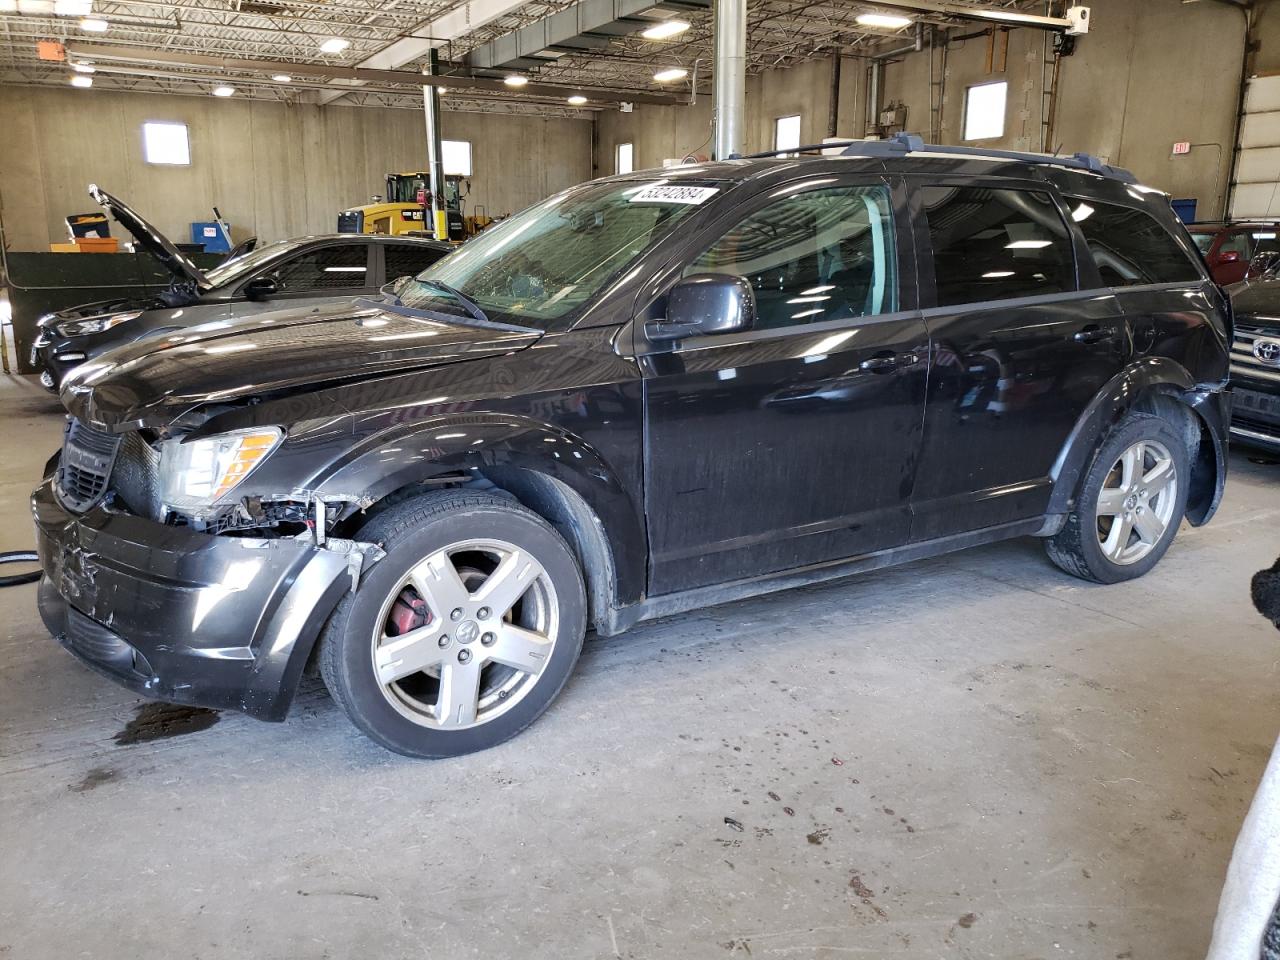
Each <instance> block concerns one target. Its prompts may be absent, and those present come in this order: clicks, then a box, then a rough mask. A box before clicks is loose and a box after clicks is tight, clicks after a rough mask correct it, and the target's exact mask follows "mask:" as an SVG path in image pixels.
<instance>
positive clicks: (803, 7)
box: [0, 0, 1062, 115]
mask: <svg viewBox="0 0 1280 960" xmlns="http://www.w3.org/2000/svg"><path fill="white" fill-rule="evenodd" d="M645 4H649V5H648V6H646V5H645ZM919 6H920V7H922V8H925V9H922V10H919V11H915V12H908V11H904V10H902V9H901V7H902V2H901V0H885V2H883V3H880V4H876V3H871V2H865V3H864V2H845V0H825V2H804V0H749V4H748V42H747V50H748V65H747V69H748V72H749V73H759V72H760V71H763V70H767V69H770V68H777V67H787V66H792V65H795V64H798V63H802V62H804V61H806V60H812V59H815V58H819V57H830V56H831V55H832V53H833V52H835V51H837V50H839V51H842V52H844V53H847V54H864V55H869V54H874V53H876V52H879V51H883V50H888V49H896V48H900V47H902V46H903V45H904V43H907V42H909V41H910V40H911V38H912V36H913V30H914V27H903V28H899V29H896V30H895V29H888V28H884V27H867V26H863V25H860V24H859V23H858V22H857V20H856V17H857V16H858V15H859V14H865V13H868V12H877V13H895V14H907V15H910V16H912V17H914V19H915V20H916V21H922V22H925V23H930V24H938V25H943V26H948V25H957V24H963V23H966V22H970V26H972V23H971V17H972V13H971V12H987V13H988V14H990V13H993V12H994V13H996V14H997V15H999V14H1000V13H1001V12H1013V11H1023V12H1025V13H1028V14H1040V15H1043V14H1045V13H1046V8H1047V6H1048V5H1047V4H1046V3H1045V2H1044V0H1005V2H1000V3H993V2H991V0H985V2H980V0H947V2H934V3H921V4H919ZM1054 6H1055V7H1058V8H1059V9H1060V8H1061V6H1062V4H1061V3H1057V4H1054ZM86 11H87V13H86ZM557 15H558V17H557ZM86 16H87V17H88V18H90V20H97V21H98V23H97V24H94V23H92V22H86V19H85V18H86ZM567 18H572V20H573V23H574V24H575V26H574V29H570V30H566V29H564V28H563V24H564V23H565V21H566V19H567ZM711 20H712V18H711V12H710V0H659V2H657V3H651V0H643V2H637V0H532V2H521V0H466V2H458V0H332V2H331V0H180V2H178V3H159V2H150V0H122V2H104V0H95V2H92V3H91V2H89V0H45V2H38V0H0V83H18V84H40V85H66V84H67V83H69V82H70V81H71V78H72V76H73V70H72V66H73V65H74V64H76V63H79V64H81V69H87V68H88V67H92V68H93V71H94V72H93V73H92V74H88V73H84V74H81V76H82V77H85V76H91V77H92V84H93V86H94V87H95V88H99V89H115V90H135V91H145V92H153V93H154V92H160V93H173V94H186V95H191V94H209V93H212V91H213V89H214V88H215V87H219V86H225V87H230V88H233V89H234V93H233V94H232V96H240V97H252V98H260V99H273V100H286V101H292V102H301V103H326V102H333V101H340V102H345V103H351V104H356V105H376V106H403V107H415V108H416V107H420V106H421V95H420V93H419V91H418V89H417V88H416V87H414V86H412V85H410V84H409V83H408V82H406V79H405V78H406V76H407V73H406V71H407V72H410V73H417V72H419V71H421V70H422V67H423V64H424V63H425V62H426V61H427V58H428V57H429V56H430V52H431V51H432V50H433V49H434V50H435V51H436V55H437V56H438V58H439V60H440V61H441V62H442V67H441V68H440V69H441V72H442V73H443V74H448V75H451V76H454V77H457V78H458V79H457V81H456V83H455V84H453V85H451V86H450V88H449V89H448V92H447V95H446V97H445V106H446V109H454V110H478V111H485V112H528V111H531V110H532V111H534V112H537V113H541V114H562V115H587V114H586V112H585V111H589V110H591V109H601V108H605V107H609V108H616V106H617V101H618V100H620V99H624V98H626V97H635V98H636V99H637V100H641V101H643V100H646V99H649V100H652V101H667V102H680V101H687V100H688V99H689V97H690V96H691V94H692V92H693V90H694V89H695V88H696V89H697V91H698V92H699V95H701V94H703V93H706V92H708V91H709V89H710V86H709V80H710V75H711V58H712V23H711ZM664 21H679V22H680V23H687V24H688V28H687V29H684V30H683V32H681V33H679V34H676V35H674V36H671V37H669V38H666V39H661V40H649V39H645V38H644V37H643V36H641V31H642V30H644V29H645V28H646V27H651V26H653V25H654V24H657V23H661V22H664ZM987 22H988V23H990V22H991V21H990V20H988V21H987ZM104 23H105V25H106V27H107V29H106V30H105V31H104V30H101V29H99V30H90V29H86V27H93V26H98V27H99V28H100V27H101V26H102V25H103V24H104ZM570 34H572V36H570ZM544 35H545V38H546V39H547V41H548V42H549V43H551V42H553V41H554V45H551V46H548V47H546V48H544V49H542V50H537V51H531V50H530V43H531V42H534V41H530V39H529V38H530V37H533V38H535V41H536V38H538V37H540V36H544ZM333 40H337V41H346V46H345V47H344V48H343V49H341V50H340V51H338V52H324V51H322V49H321V47H322V44H324V43H325V42H326V41H333ZM41 41H56V42H60V43H61V44H62V45H63V47H62V49H63V50H65V51H66V57H67V59H66V61H63V62H59V61H56V60H48V59H41V52H40V50H41ZM535 45H536V43H535ZM515 46H518V47H519V52H520V54H521V55H520V56H519V57H518V58H517V59H512V58H511V56H510V52H511V50H512V49H513V48H514V47H515ZM50 50H51V48H50V46H49V45H48V44H45V45H44V51H45V56H48V55H49V53H50ZM52 51H53V52H54V53H55V54H56V52H57V48H56V47H53V48H52ZM251 61H252V63H251ZM262 61H270V63H267V64H263V63H262ZM277 67H278V71H277V69H276V68H277ZM351 68H357V69H355V70H352V69H351ZM664 68H680V69H684V70H686V71H688V75H687V76H685V77H682V78H680V79H678V80H675V81H671V82H667V83H659V82H658V81H656V80H655V79H654V73H655V72H657V71H659V70H662V69H664ZM343 70H345V71H346V73H347V76H340V75H338V74H339V73H340V72H341V71H343ZM364 70H374V71H382V72H381V73H377V74H374V73H369V74H365V73H363V72H362V71H364ZM326 71H329V72H326ZM513 73H517V74H519V75H520V76H524V77H527V78H528V79H529V81H530V82H529V85H528V89H527V90H526V89H516V88H508V87H505V86H504V85H503V84H502V80H503V78H504V77H507V76H510V75H511V74H513ZM464 76H465V77H474V78H479V79H480V81H481V82H482V83H483V81H484V80H485V79H486V78H487V80H488V86H489V89H473V88H469V87H468V85H467V82H466V80H464V79H463V77H464ZM276 77H288V79H287V80H282V79H276ZM358 77H360V78H358ZM364 77H367V79H364ZM80 82H81V83H84V82H85V81H84V80H83V79H81V81H80ZM495 87H496V89H494V88H495ZM574 94H579V95H580V96H584V97H586V98H587V102H586V103H585V104H575V105H570V104H569V103H568V102H567V98H568V96H570V95H574Z"/></svg>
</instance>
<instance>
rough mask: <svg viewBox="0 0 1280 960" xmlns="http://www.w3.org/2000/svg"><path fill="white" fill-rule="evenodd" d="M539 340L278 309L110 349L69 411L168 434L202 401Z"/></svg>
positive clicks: (461, 324) (422, 365) (66, 393)
mask: <svg viewBox="0 0 1280 960" xmlns="http://www.w3.org/2000/svg"><path fill="white" fill-rule="evenodd" d="M541 336H542V331H540V330H533V329H528V328H524V327H512V326H509V325H506V324H496V323H495V324H485V323H480V322H479V321H475V320H472V319H470V318H467V317H459V318H457V320H456V322H455V321H454V320H453V319H452V318H450V317H445V316H441V315H433V316H432V317H431V318H426V317H424V316H422V315H421V314H413V313H411V312H407V311H404V310H402V309H397V308H393V307H390V306H388V305H386V304H382V303H381V302H379V301H370V300H357V301H355V302H351V301H347V302H345V303H341V304H338V305H334V306H328V307H314V308H311V309H297V308H295V309H291V310H290V309H286V310H276V311H270V312H267V313H259V314H254V315H252V316H249V317H244V318H241V319H239V320H230V321H216V322H214V323H206V324H202V325H201V326H197V327H190V328H188V329H186V330H182V331H180V332H178V333H175V334H171V335H168V336H161V337H156V338H153V339H143V340H137V341H134V342H133V343H129V344H126V345H124V346H121V347H119V348H117V349H115V350H110V351H108V352H107V353H104V354H102V355H101V356H100V357H97V358H95V359H92V360H90V361H88V362H87V363H84V364H82V365H81V366H79V367H77V368H76V369H75V371H74V372H73V373H72V374H71V375H70V376H68V377H67V379H66V380H65V381H64V383H63V386H62V403H63V405H64V406H65V407H66V408H67V409H68V410H69V411H70V412H71V413H72V415H74V416H76V417H78V418H80V419H81V420H86V421H89V422H91V423H96V424H100V425H102V426H104V427H107V428H115V429H124V428H125V427H128V426H137V427H143V426H149V427H163V426H166V425H167V424H169V423H170V422H172V421H173V419H174V418H176V417H178V416H180V415H182V414H183V413H185V412H187V411H188V410H191V409H192V408H194V407H196V406H198V405H200V404H202V403H225V402H232V401H235V400H237V399H242V398H246V397H253V396H262V395H272V396H279V395H281V394H285V393H289V392H293V391H298V392H300V391H303V390H313V389H318V388H320V387H323V386H327V385H336V384H339V383H343V382H351V381H356V380H364V379H369V378H372V377H377V376H383V375H387V374H393V373H402V372H407V371H412V370H421V369H426V368H428V367H434V366H439V365H441V364H445V363H450V362H454V361H457V360H470V359H475V358H479V357H485V356H497V355H500V354H504V353H511V352H513V351H515V350H521V349H524V348H525V347H528V346H531V345H532V344H534V343H535V342H537V340H538V339H539V338H540V337H541Z"/></svg>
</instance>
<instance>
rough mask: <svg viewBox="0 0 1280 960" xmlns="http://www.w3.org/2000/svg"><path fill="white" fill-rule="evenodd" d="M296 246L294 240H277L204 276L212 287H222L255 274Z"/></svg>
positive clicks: (221, 265) (235, 258)
mask: <svg viewBox="0 0 1280 960" xmlns="http://www.w3.org/2000/svg"><path fill="white" fill-rule="evenodd" d="M295 246H296V244H295V243H294V241H292V240H277V241H276V242H275V243H269V244H267V245H266V246H265V247H257V248H255V249H253V250H250V251H249V252H248V253H242V254H240V256H238V257H232V258H231V259H230V260H223V261H222V263H220V264H218V265H217V266H216V267H214V268H213V269H212V270H206V271H205V273H204V275H205V276H206V277H208V278H209V283H210V284H211V285H213V286H215V287H220V286H222V285H224V284H227V283H231V282H233V281H235V280H237V279H239V278H240V277H243V276H244V275H245V274H248V273H251V272H253V271H254V270H256V269H257V268H258V267H260V266H261V265H262V264H264V263H266V262H267V261H268V260H270V259H272V258H273V257H278V256H280V255H281V254H282V253H285V252H286V251H288V250H291V249H293V247H295Z"/></svg>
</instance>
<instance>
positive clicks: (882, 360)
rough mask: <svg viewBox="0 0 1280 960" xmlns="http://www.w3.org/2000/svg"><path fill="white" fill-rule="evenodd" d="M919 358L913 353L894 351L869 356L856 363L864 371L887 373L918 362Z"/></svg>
mask: <svg viewBox="0 0 1280 960" xmlns="http://www.w3.org/2000/svg"><path fill="white" fill-rule="evenodd" d="M919 362H920V358H919V357H918V356H916V355H915V354H914V353H895V354H891V355H884V356H878V357H869V358H868V359H866V360H863V361H862V362H861V363H860V364H858V369H859V370H862V371H863V372H865V373H889V372H890V371H893V370H897V369H898V367H909V366H911V365H912V364H913V363H919Z"/></svg>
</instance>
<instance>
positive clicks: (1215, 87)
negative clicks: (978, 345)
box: [884, 0, 1245, 216]
mask: <svg viewBox="0 0 1280 960" xmlns="http://www.w3.org/2000/svg"><path fill="white" fill-rule="evenodd" d="M1090 6H1091V8H1092V13H1093V16H1092V20H1093V28H1092V32H1091V33H1090V34H1089V35H1088V36H1084V37H1080V38H1078V43H1077V45H1076V52H1075V54H1074V55H1073V56H1070V57H1066V58H1064V59H1063V60H1062V66H1061V72H1060V75H1059V80H1058V98H1059V99H1058V108H1057V122H1056V125H1055V127H1054V130H1053V141H1054V142H1053V143H1044V142H1043V141H1042V137H1043V136H1044V132H1043V131H1044V129H1045V128H1044V127H1043V126H1042V120H1044V119H1045V116H1046V112H1047V109H1048V100H1047V98H1045V97H1043V96H1042V91H1043V89H1044V87H1043V81H1042V68H1043V67H1044V63H1045V49H1044V42H1045V37H1046V35H1045V34H1044V33H1042V32H1040V31H1036V30H1025V29H1024V30H1010V31H1009V32H1008V54H1007V58H1006V59H1005V64H1004V70H1003V71H1000V70H999V69H998V68H999V66H1000V62H999V61H1000V59H1001V58H1000V52H999V34H998V33H997V48H996V56H995V57H994V58H993V59H994V61H995V62H994V64H993V66H994V67H995V69H994V70H992V71H991V72H988V69H987V62H988V49H989V41H988V39H987V38H986V37H976V38H972V39H969V40H964V41H958V42H953V43H952V44H950V45H949V47H948V49H947V53H946V85H945V93H944V99H943V111H942V136H941V140H940V142H942V143H962V142H963V140H962V137H963V127H962V124H963V118H964V108H965V91H966V89H967V87H968V86H970V85H971V84H975V83H981V82H984V81H989V80H999V79H1004V80H1007V81H1008V83H1009V108H1008V112H1007V115H1006V125H1005V135H1004V136H1003V137H1001V138H1000V139H998V140H984V141H981V142H980V143H979V144H977V145H980V146H991V147H1003V148H1006V149H1011V150H1033V151H1040V150H1046V149H1047V150H1049V151H1053V150H1055V149H1058V150H1063V151H1066V152H1067V153H1074V152H1076V151H1084V152H1086V153H1092V154H1096V155H1099V156H1102V157H1105V158H1107V159H1108V160H1109V161H1110V162H1112V163H1115V164H1117V165H1119V166H1123V167H1128V168H1129V169H1131V170H1133V171H1134V173H1136V174H1137V175H1138V177H1140V178H1141V179H1142V180H1143V181H1145V182H1147V183H1150V184H1152V185H1153V186H1157V187H1160V188H1161V189H1163V190H1166V191H1168V192H1169V193H1171V194H1172V195H1173V196H1175V197H1195V198H1197V199H1198V200H1199V214H1200V215H1201V216H1218V215H1220V214H1221V213H1222V211H1223V207H1224V203H1225V197H1226V189H1227V182H1228V178H1229V176H1230V170H1231V153H1232V145H1233V137H1234V132H1235V122H1236V111H1237V106H1238V101H1239V90H1240V84H1239V80H1240V65H1241V61H1242V57H1243V56H1244V49H1245V48H1244V18H1243V17H1242V16H1241V15H1240V14H1239V13H1238V12H1237V11H1234V10H1231V9H1230V8H1228V7H1226V6H1225V5H1222V4H1216V3H1198V4H1184V3H1182V2H1181V0H1143V2H1142V3H1133V2H1131V0H1093V2H1092V3H1091V4H1090ZM968 32H972V31H968ZM928 56H929V55H928V54H927V53H922V54H912V55H909V56H907V57H905V58H904V59H903V60H902V61H900V62H898V63H894V64H892V65H890V66H888V67H887V68H886V71H885V87H884V95H885V97H886V99H894V98H896V99H900V100H903V101H905V102H906V103H907V106H908V123H907V125H908V128H909V129H911V130H913V131H927V130H928V129H929V112H928V104H929V81H928V62H929V61H928ZM934 56H935V61H934V63H935V68H934V69H935V79H936V78H937V75H938V74H940V73H941V63H942V54H941V52H938V53H935V55H934ZM1179 140H1187V141H1190V142H1191V143H1193V144H1195V146H1194V147H1193V149H1192V151H1191V153H1190V154H1189V155H1186V156H1179V157H1174V156H1173V155H1172V149H1173V144H1174V142H1175V141H1179Z"/></svg>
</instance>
